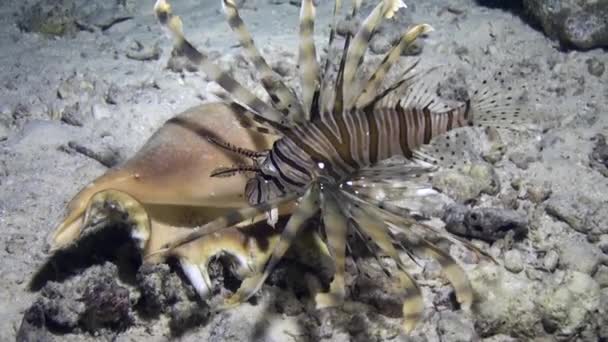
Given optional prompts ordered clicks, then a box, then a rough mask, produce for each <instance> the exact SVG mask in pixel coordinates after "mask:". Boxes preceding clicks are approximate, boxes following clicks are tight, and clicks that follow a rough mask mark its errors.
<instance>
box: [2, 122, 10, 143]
mask: <svg viewBox="0 0 608 342" xmlns="http://www.w3.org/2000/svg"><path fill="white" fill-rule="evenodd" d="M9 132H10V130H9V129H8V127H7V126H6V125H5V124H4V123H3V122H0V141H4V140H6V139H8V134H9Z"/></svg>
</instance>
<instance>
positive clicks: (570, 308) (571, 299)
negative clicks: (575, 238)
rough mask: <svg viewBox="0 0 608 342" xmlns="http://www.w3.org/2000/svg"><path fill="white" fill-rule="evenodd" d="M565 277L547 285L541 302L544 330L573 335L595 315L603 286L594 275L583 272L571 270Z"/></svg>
mask: <svg viewBox="0 0 608 342" xmlns="http://www.w3.org/2000/svg"><path fill="white" fill-rule="evenodd" d="M564 278H565V279H563V281H562V282H559V284H558V285H556V286H551V288H546V291H543V293H542V296H541V297H540V298H539V299H538V301H539V308H540V309H541V310H542V311H543V318H542V322H543V326H544V328H545V330H546V331H547V332H549V333H555V334H558V335H566V336H571V335H572V334H574V333H575V332H577V331H578V330H579V329H580V328H582V327H583V326H584V325H585V324H586V322H587V321H588V319H589V318H590V317H591V315H595V314H596V310H597V309H598V307H599V304H600V288H599V285H598V284H597V283H596V282H595V281H594V280H593V278H591V277H590V276H588V275H586V274H584V273H581V272H576V271H573V272H570V271H568V272H567V273H566V276H565V277H564Z"/></svg>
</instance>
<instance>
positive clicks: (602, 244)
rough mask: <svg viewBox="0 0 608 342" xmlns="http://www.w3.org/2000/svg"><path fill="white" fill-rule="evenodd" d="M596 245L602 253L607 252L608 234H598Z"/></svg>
mask: <svg viewBox="0 0 608 342" xmlns="http://www.w3.org/2000/svg"><path fill="white" fill-rule="evenodd" d="M597 247H598V248H599V249H600V250H601V251H602V253H604V254H608V234H603V235H600V238H599V241H598V243H597Z"/></svg>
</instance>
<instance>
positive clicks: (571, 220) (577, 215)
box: [545, 194, 608, 233]
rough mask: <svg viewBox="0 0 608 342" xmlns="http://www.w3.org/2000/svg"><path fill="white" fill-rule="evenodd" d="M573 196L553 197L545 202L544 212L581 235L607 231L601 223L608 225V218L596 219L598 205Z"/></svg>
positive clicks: (584, 198) (585, 198) (581, 197)
mask: <svg viewBox="0 0 608 342" xmlns="http://www.w3.org/2000/svg"><path fill="white" fill-rule="evenodd" d="M575 196H576V195H575V194H563V195H553V196H551V198H549V199H548V200H547V202H546V204H547V206H546V207H545V211H546V212H547V214H549V215H551V216H553V217H555V218H557V219H559V220H561V221H564V222H566V223H567V224H568V225H569V226H570V228H572V229H574V230H576V231H578V232H581V233H587V232H589V231H590V230H598V231H599V232H602V230H605V229H608V227H605V226H604V224H603V223H602V222H603V221H604V220H606V222H605V223H608V216H606V217H597V216H599V213H598V209H599V208H598V206H599V205H600V204H598V203H596V202H594V201H592V200H591V199H589V198H587V197H584V196H579V197H575Z"/></svg>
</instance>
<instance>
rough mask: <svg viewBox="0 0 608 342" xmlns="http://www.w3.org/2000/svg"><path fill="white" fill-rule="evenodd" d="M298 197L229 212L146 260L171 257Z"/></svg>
mask: <svg viewBox="0 0 608 342" xmlns="http://www.w3.org/2000/svg"><path fill="white" fill-rule="evenodd" d="M296 197H297V194H293V195H288V196H285V197H282V198H280V199H278V200H276V201H273V202H269V203H265V204H260V205H257V206H252V207H245V208H241V209H236V210H232V211H230V212H228V214H226V215H224V216H221V217H218V218H217V219H215V220H213V221H211V222H208V223H206V224H205V225H203V226H201V227H198V228H194V229H192V230H191V231H188V232H185V233H183V234H180V235H179V236H177V237H175V238H174V239H173V240H172V241H170V242H168V243H166V244H165V245H164V246H162V247H161V248H159V249H158V250H156V251H154V252H152V253H150V254H148V255H146V258H153V257H154V258H156V257H163V256H169V255H171V254H172V253H173V251H174V250H175V249H176V248H178V247H180V246H183V245H185V244H187V243H189V242H192V241H194V240H197V239H199V238H201V237H203V236H205V235H209V234H213V233H215V232H219V231H221V230H223V229H226V228H229V227H233V226H237V225H241V224H244V223H247V222H249V221H250V220H252V219H254V218H256V217H257V216H258V215H260V214H264V213H266V212H267V211H269V210H271V209H272V208H275V207H281V206H282V205H283V204H285V203H287V202H289V201H292V200H294V199H295V198H296Z"/></svg>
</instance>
